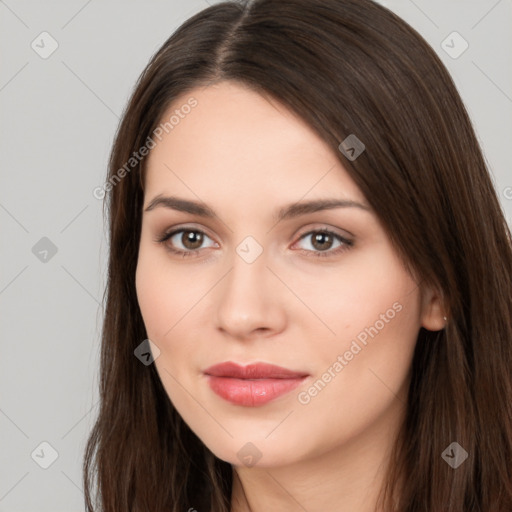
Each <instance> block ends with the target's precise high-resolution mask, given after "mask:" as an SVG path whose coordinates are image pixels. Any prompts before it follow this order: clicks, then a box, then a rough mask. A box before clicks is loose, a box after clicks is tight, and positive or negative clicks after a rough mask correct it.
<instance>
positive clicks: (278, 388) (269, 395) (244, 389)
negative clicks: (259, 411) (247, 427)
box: [207, 375, 306, 407]
mask: <svg viewBox="0 0 512 512" xmlns="http://www.w3.org/2000/svg"><path fill="white" fill-rule="evenodd" d="M207 377H208V384H209V385H210V387H211V389H212V390H213V391H214V392H215V393H217V395H219V396H220V397H222V398H224V400H227V401H228V402H231V403H233V404H236V405H244V406H246V407H257V406H258V405H263V404H266V403H267V402H270V401H271V400H274V399H275V398H277V397H278V396H281V395H284V394H285V393H288V392H290V391H291V390H292V389H295V388H296V387H297V386H299V385H300V384H301V383H302V382H304V380H305V379H306V377H297V378H293V379H235V378H231V377H214V376H212V375H208V376H207Z"/></svg>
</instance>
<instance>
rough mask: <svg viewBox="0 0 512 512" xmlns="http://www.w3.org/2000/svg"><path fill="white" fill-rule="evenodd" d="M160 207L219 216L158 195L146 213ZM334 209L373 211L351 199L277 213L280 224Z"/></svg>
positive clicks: (188, 202)
mask: <svg viewBox="0 0 512 512" xmlns="http://www.w3.org/2000/svg"><path fill="white" fill-rule="evenodd" d="M158 207H162V208H169V209H172V210H177V211H180V212H185V213H190V214H192V215H198V216H200V217H205V218H214V217H216V216H217V215H216V214H215V211H214V210H212V209H211V208H210V207H209V206H207V205H205V204H203V203H199V202H197V201H191V200H189V199H182V198H179V197H175V196H162V195H157V196H156V197H155V198H154V199H153V200H152V201H151V202H150V203H149V205H148V206H147V207H146V208H145V210H144V211H146V212H150V211H151V210H154V209H155V208H158ZM333 208H359V209H361V210H365V211H368V212H370V211H371V209H370V207H369V206H367V205H365V204H363V203H358V202H357V201H353V200H351V199H317V200H311V201H302V202H297V203H292V204H289V205H286V206H284V207H282V208H281V209H280V210H279V211H278V212H277V217H276V218H277V221H278V222H279V221H282V220H287V219H291V218H294V217H299V216H300V215H306V214H308V213H314V212H318V211H322V210H330V209H333Z"/></svg>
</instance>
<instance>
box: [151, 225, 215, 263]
mask: <svg viewBox="0 0 512 512" xmlns="http://www.w3.org/2000/svg"><path fill="white" fill-rule="evenodd" d="M205 237H206V238H208V239H209V240H211V238H210V237H209V236H208V235H207V234H206V233H205V232H204V231H201V230H200V229H190V228H189V229H187V228H182V229H175V230H173V231H170V232H168V233H164V234H163V236H161V237H160V238H158V239H157V240H156V241H157V242H158V243H162V244H165V245H166V248H167V249H168V250H169V251H170V252H172V253H173V254H177V255H179V256H183V257H186V256H192V255H194V256H195V255H196V254H197V253H198V252H199V251H198V249H200V248H201V245H202V244H203V242H204V239H205ZM168 241H170V242H172V243H171V244H169V243H166V242H168ZM212 242H213V240H212ZM176 244H181V246H182V247H183V249H181V248H178V249H176ZM215 245H216V243H215V242H213V246H215Z"/></svg>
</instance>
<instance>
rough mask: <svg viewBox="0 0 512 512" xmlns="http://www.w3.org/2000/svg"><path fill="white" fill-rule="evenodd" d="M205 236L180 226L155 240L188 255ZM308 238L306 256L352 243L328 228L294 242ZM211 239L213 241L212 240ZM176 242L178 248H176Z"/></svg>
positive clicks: (194, 253) (330, 253) (323, 254)
mask: <svg viewBox="0 0 512 512" xmlns="http://www.w3.org/2000/svg"><path fill="white" fill-rule="evenodd" d="M205 238H208V239H209V240H211V238H210V237H209V236H208V235H207V234H206V233H205V232H204V231H201V230H200V229H192V228H181V229H174V230H172V231H170V232H166V233H164V234H163V235H162V236H161V237H159V238H157V240H156V242H158V243H161V244H165V246H166V248H167V250H169V251H170V252H171V253H173V254H176V255H179V256H183V257H188V256H197V255H198V253H199V252H200V251H199V250H200V249H202V248H204V247H201V246H202V245H203V243H204V241H205ZM308 238H310V239H311V242H310V243H309V244H307V245H309V246H310V247H312V248H313V250H311V249H300V251H301V252H303V253H306V254H307V255H308V256H320V257H326V256H335V255H337V254H340V253H341V252H343V251H347V250H348V249H350V248H351V247H352V246H353V245H354V242H353V241H352V240H349V239H347V238H345V237H343V236H341V235H339V234H338V233H335V232H334V231H331V230H329V229H317V230H313V231H309V232H307V233H305V234H303V235H302V236H301V237H300V239H299V241H298V242H296V243H299V242H301V241H302V240H307V239H308ZM211 241H212V242H213V240H211ZM336 241H337V243H338V245H337V246H335V243H336ZM168 242H171V243H168ZM177 244H178V248H176V245H177ZM179 244H181V247H182V248H180V247H179ZM333 246H334V247H335V248H334V249H333V248H332V247H333ZM209 247H218V244H217V243H216V242H213V243H212V244H211V245H210V246H209Z"/></svg>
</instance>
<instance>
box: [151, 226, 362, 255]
mask: <svg viewBox="0 0 512 512" xmlns="http://www.w3.org/2000/svg"><path fill="white" fill-rule="evenodd" d="M183 231H190V232H192V233H201V234H203V235H206V236H208V234H207V233H205V232H204V231H202V230H200V229H190V228H179V229H175V230H173V231H169V232H167V233H164V234H163V235H162V236H161V237H160V238H157V240H156V241H157V242H158V243H165V242H166V241H167V240H169V239H170V238H172V237H173V236H174V235H175V234H177V233H181V232H183ZM315 233H327V234H329V235H332V236H333V237H335V238H337V239H338V240H339V241H340V242H342V243H343V244H344V245H341V246H340V247H337V248H336V249H334V250H327V251H308V250H307V249H299V250H300V251H302V252H306V253H308V254H310V253H313V255H314V256H319V257H325V256H332V255H334V254H338V253H339V252H342V251H346V250H347V249H349V248H350V247H352V246H353V245H354V242H353V241H352V240H348V239H347V238H345V237H343V236H341V235H340V234H338V233H336V232H334V231H331V230H330V229H327V228H323V229H313V230H311V231H308V232H307V233H304V234H302V235H301V236H300V238H299V240H302V239H303V238H305V237H307V236H309V235H312V234H315ZM208 238H210V237H208ZM168 250H169V251H171V252H172V253H173V254H177V255H181V256H183V257H186V256H191V255H192V254H196V253H198V252H199V251H200V249H196V250H190V251H182V250H180V249H173V248H171V247H168Z"/></svg>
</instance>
